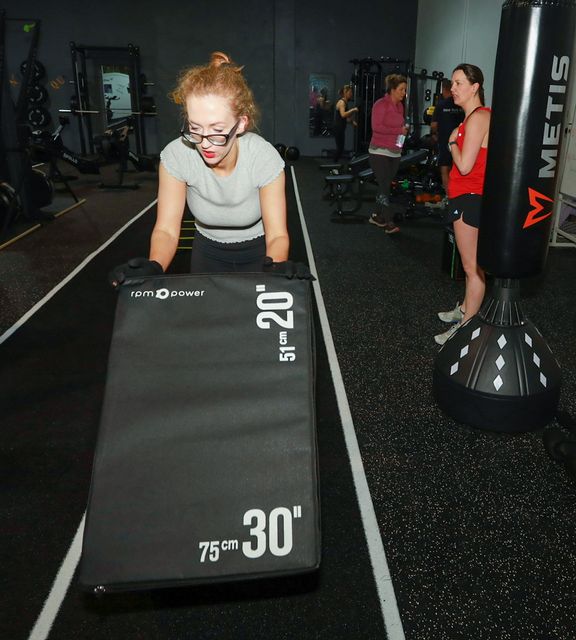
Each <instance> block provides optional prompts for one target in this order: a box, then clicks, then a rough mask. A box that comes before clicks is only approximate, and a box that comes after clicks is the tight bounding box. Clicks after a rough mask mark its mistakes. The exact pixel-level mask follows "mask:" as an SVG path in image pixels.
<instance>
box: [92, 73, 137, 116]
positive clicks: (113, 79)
mask: <svg viewBox="0 0 576 640" xmlns="http://www.w3.org/2000/svg"><path fill="white" fill-rule="evenodd" d="M100 71H101V77H102V94H103V99H104V109H105V113H106V124H108V125H109V124H113V123H114V122H118V121H119V120H122V119H123V118H127V117H128V116H130V115H131V114H132V97H131V95H130V69H129V67H126V66H121V65H102V66H101V68H100Z"/></svg>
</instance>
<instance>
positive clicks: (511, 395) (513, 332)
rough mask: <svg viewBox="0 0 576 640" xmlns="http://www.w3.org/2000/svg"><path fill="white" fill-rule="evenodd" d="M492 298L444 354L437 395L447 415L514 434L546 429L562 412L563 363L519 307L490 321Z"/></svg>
mask: <svg viewBox="0 0 576 640" xmlns="http://www.w3.org/2000/svg"><path fill="white" fill-rule="evenodd" d="M492 302H493V301H492ZM492 302H491V301H490V300H488V301H487V303H486V305H485V307H486V308H485V307H483V309H482V310H481V311H480V313H478V314H477V315H475V316H473V317H472V318H470V320H468V322H466V323H465V324H463V325H462V326H461V327H460V328H459V329H458V331H456V333H455V334H454V335H453V336H452V337H451V338H450V339H449V340H448V341H447V342H446V344H445V345H444V346H443V347H442V349H440V351H439V352H438V355H437V356H436V360H435V362H434V373H433V393H434V396H435V398H436V401H437V402H438V405H439V406H440V408H441V409H442V410H443V411H444V412H445V413H446V414H448V415H450V416H452V417H453V418H454V419H455V420H457V421H458V422H463V423H465V424H468V425H471V426H473V427H478V428H480V429H486V430H488V431H500V432H508V433H515V432H522V431H533V430H535V429H540V428H541V427H544V426H545V425H546V424H547V423H549V422H551V421H552V419H553V418H554V415H555V414H556V409H557V407H558V401H559V399H560V387H561V372H560V367H559V365H558V362H557V361H556V358H555V357H554V355H553V354H552V351H551V350H550V348H549V347H548V345H547V344H546V342H545V340H544V338H543V337H542V335H541V334H540V332H539V331H538V329H537V328H536V327H535V326H534V324H533V323H532V322H530V320H528V319H526V318H524V317H523V314H521V313H520V311H519V309H518V305H508V306H507V307H506V308H507V309H508V310H510V309H512V310H513V311H514V313H511V314H506V313H502V314H496V315H499V317H500V318H501V320H500V321H498V322H497V321H494V320H492V321H491V320H488V319H487V318H488V317H492V316H491V315H490V314H488V311H489V310H490V308H492V306H493V304H492ZM485 316H486V317H485ZM514 318H515V319H514Z"/></svg>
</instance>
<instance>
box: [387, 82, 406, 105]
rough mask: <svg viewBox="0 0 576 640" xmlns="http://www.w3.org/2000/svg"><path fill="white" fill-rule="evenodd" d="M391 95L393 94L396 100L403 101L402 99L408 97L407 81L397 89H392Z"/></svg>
mask: <svg viewBox="0 0 576 640" xmlns="http://www.w3.org/2000/svg"><path fill="white" fill-rule="evenodd" d="M390 95H391V96H392V99H393V100H394V102H402V100H404V98H405V97H406V83H405V82H401V83H400V84H399V85H398V86H397V87H396V88H395V89H392V91H390Z"/></svg>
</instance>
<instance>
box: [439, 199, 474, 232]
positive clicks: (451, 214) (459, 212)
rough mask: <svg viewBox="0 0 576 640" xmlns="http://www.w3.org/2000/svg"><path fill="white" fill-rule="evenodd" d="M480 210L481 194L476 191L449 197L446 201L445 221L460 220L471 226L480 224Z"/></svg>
mask: <svg viewBox="0 0 576 640" xmlns="http://www.w3.org/2000/svg"><path fill="white" fill-rule="evenodd" d="M481 210H482V196H481V195H479V194H477V193H465V194H464V195H462V196H458V197H457V198H451V199H450V201H449V203H448V209H447V214H446V222H454V221H455V220H459V219H460V218H462V220H463V221H464V222H465V223H466V224H468V225H470V226H471V227H476V229H478V227H479V226H480V212H481Z"/></svg>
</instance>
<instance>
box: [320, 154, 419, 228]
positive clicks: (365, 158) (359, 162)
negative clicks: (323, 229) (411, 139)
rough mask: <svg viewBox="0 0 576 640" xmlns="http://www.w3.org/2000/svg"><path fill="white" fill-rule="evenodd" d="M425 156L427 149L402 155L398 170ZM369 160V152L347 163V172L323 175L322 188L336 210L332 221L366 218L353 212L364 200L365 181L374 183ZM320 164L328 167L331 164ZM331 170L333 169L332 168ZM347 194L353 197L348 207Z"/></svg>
mask: <svg viewBox="0 0 576 640" xmlns="http://www.w3.org/2000/svg"><path fill="white" fill-rule="evenodd" d="M427 156H428V150H427V149H417V150H416V151H411V152H409V153H407V154H405V155H404V156H402V158H401V159H400V166H399V167H398V170H399V171H400V169H402V168H406V167H408V166H410V165H412V164H415V163H418V162H421V161H422V160H424V159H426V158H427ZM369 161H370V160H369V154H364V155H362V156H358V157H357V158H353V159H352V160H351V161H350V163H349V164H348V170H349V171H348V173H331V174H330V175H327V176H325V177H324V182H325V186H324V188H327V187H328V188H329V198H330V199H333V200H335V202H336V210H335V211H334V212H333V213H332V218H331V220H332V222H364V221H365V220H366V218H365V217H364V216H358V215H355V213H356V211H358V209H359V208H360V207H361V206H362V202H363V200H364V185H365V184H366V183H374V184H376V179H375V176H374V171H373V170H372V168H371V167H370V166H369ZM367 165H368V166H367ZM321 166H324V167H329V166H333V165H321ZM331 171H334V169H332V170H331ZM348 196H350V197H351V198H352V199H353V201H354V204H353V205H352V206H351V207H349V208H345V207H344V200H345V199H346V198H347V197H348Z"/></svg>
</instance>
